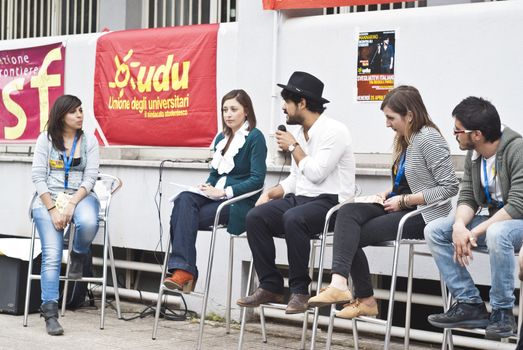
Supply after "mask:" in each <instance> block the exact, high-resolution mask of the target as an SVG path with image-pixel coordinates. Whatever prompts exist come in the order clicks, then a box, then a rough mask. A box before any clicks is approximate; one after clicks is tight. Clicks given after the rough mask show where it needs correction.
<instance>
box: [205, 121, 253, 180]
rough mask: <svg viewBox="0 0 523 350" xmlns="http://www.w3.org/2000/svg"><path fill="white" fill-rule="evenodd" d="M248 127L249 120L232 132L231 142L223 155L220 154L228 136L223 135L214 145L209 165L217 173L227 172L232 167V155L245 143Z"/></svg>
mask: <svg viewBox="0 0 523 350" xmlns="http://www.w3.org/2000/svg"><path fill="white" fill-rule="evenodd" d="M248 128H249V122H247V121H246V122H245V123H243V125H242V127H241V128H240V129H238V131H236V132H235V133H234V135H233V139H232V141H231V144H230V145H229V148H228V149H227V151H226V152H225V154H224V155H222V151H223V149H224V148H225V145H227V141H228V140H229V137H230V136H225V137H224V138H223V139H222V140H221V141H220V142H218V144H217V145H216V152H214V156H213V157H212V161H211V166H212V167H213V168H214V169H216V170H217V171H218V174H220V175H222V174H228V173H229V172H230V171H231V170H232V169H234V156H235V155H237V154H238V151H239V150H240V148H242V147H243V145H244V144H245V139H246V138H247V136H248V135H249V131H248V130H247V129H248Z"/></svg>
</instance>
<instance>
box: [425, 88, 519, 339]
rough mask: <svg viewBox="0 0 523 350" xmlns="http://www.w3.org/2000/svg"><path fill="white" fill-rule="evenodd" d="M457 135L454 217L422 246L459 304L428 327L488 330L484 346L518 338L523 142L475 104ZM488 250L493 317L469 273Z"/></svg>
mask: <svg viewBox="0 0 523 350" xmlns="http://www.w3.org/2000/svg"><path fill="white" fill-rule="evenodd" d="M452 115H453V117H454V135H455V136H456V141H457V142H458V144H459V147H460V149H462V150H467V151H468V152H467V156H466V159H465V171H464V175H463V180H462V183H461V189H460V192H459V198H458V207H457V209H456V213H455V215H454V217H447V218H441V219H438V220H434V221H432V222H431V223H429V224H428V225H427V226H426V227H425V238H426V240H427V244H428V246H429V249H430V251H431V253H432V255H433V256H434V259H435V261H436V264H437V265H438V268H439V270H440V272H441V275H442V277H443V279H444V281H445V283H446V285H447V287H448V288H449V291H450V293H451V294H452V297H453V299H454V300H455V301H456V302H455V303H454V304H453V305H452V307H451V308H450V309H449V310H448V311H447V312H446V313H443V314H434V315H430V316H429V317H428V321H429V322H430V323H431V324H432V325H433V326H436V327H440V328H486V329H485V333H486V336H487V338H491V339H499V338H503V337H509V336H511V335H513V334H514V332H515V329H516V325H515V322H514V315H513V313H512V308H513V306H514V301H515V297H514V272H515V265H516V264H515V259H514V251H519V249H520V248H521V243H522V240H523V220H522V218H523V138H522V137H521V135H520V134H518V133H517V132H515V131H514V130H512V129H510V128H508V127H503V126H502V125H501V122H500V119H499V115H498V112H497V110H496V108H495V107H494V106H493V105H492V104H491V103H490V102H489V101H486V100H484V99H482V98H478V97H468V98H466V99H464V100H463V101H461V102H460V103H459V104H458V105H457V106H456V108H454V111H453V112H452ZM478 246H482V247H485V246H486V247H487V248H488V252H489V257H490V269H491V289H490V305H491V306H492V313H491V314H490V315H489V313H488V312H487V309H486V307H485V303H484V302H483V300H482V299H481V296H480V293H479V290H478V289H477V288H476V286H475V285H474V281H473V280H472V278H471V276H470V274H469V272H468V271H467V266H468V265H469V263H470V262H471V260H472V251H473V249H474V248H475V247H478Z"/></svg>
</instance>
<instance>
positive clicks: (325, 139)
mask: <svg viewBox="0 0 523 350" xmlns="http://www.w3.org/2000/svg"><path fill="white" fill-rule="evenodd" d="M308 135H309V140H308V141H307V140H306V139H305V135H304V133H303V127H301V128H300V129H299V131H298V133H297V135H294V137H295V138H296V141H297V142H298V143H299V144H300V147H301V148H302V149H303V151H304V152H305V154H306V157H305V158H303V159H302V160H301V161H300V164H299V166H297V165H296V162H295V161H294V157H293V158H292V164H291V173H290V175H289V176H288V177H287V178H286V179H285V180H283V181H282V182H280V185H281V186H282V187H283V190H284V192H285V194H287V193H294V194H296V195H297V196H307V197H317V196H319V195H320V194H326V193H330V194H337V195H338V200H339V201H340V202H343V201H345V200H347V199H349V198H351V197H352V196H354V183H355V172H356V166H355V161H354V154H353V152H352V138H351V135H350V133H349V130H348V129H347V127H346V126H345V125H344V124H342V123H340V122H338V121H336V120H333V119H330V118H328V117H327V116H325V115H324V114H322V115H320V117H319V118H318V119H317V120H316V122H315V123H314V124H313V125H312V127H311V128H310V129H309V132H308Z"/></svg>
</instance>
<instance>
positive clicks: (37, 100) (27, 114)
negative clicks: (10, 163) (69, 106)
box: [0, 43, 65, 143]
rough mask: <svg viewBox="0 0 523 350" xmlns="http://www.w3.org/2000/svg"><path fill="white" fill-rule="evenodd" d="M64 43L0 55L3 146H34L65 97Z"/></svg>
mask: <svg viewBox="0 0 523 350" xmlns="http://www.w3.org/2000/svg"><path fill="white" fill-rule="evenodd" d="M64 66H65V48H64V47H63V46H62V44H61V43H58V44H52V45H45V46H38V47H31V48H24V49H17V50H6V51H0V93H1V96H2V98H1V99H0V142H16V143H19V142H34V141H35V140H36V138H37V137H38V135H39V133H40V131H42V130H43V129H44V127H45V126H46V124H47V119H48V118H49V109H50V106H51V105H52V104H53V103H54V101H55V100H56V99H57V98H58V97H59V96H60V95H63V93H64Z"/></svg>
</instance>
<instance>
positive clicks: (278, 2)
mask: <svg viewBox="0 0 523 350" xmlns="http://www.w3.org/2000/svg"><path fill="white" fill-rule="evenodd" d="M404 1H415V0H263V9H264V10H286V9H312V8H325V7H338V6H355V5H376V4H389V3H391V2H404Z"/></svg>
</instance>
